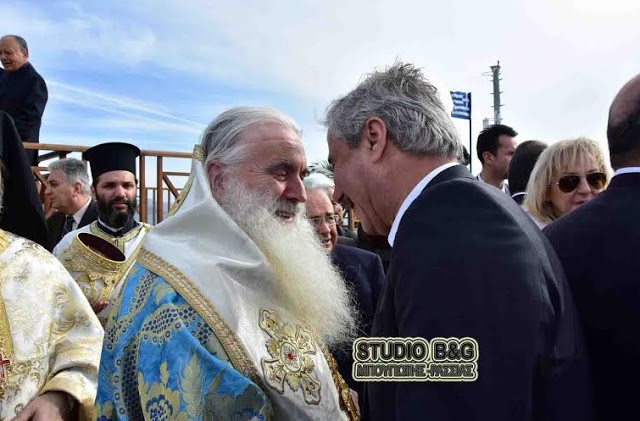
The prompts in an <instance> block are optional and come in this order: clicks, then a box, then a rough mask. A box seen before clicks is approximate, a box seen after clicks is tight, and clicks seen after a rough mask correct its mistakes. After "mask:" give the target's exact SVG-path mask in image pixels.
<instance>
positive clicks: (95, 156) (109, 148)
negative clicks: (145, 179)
mask: <svg viewBox="0 0 640 421" xmlns="http://www.w3.org/2000/svg"><path fill="white" fill-rule="evenodd" d="M138 156H140V149H139V148H138V147H137V146H134V145H131V144H129V143H122V142H112V143H103V144H101V145H97V146H94V147H93V148H89V149H87V150H86V151H85V152H84V154H83V155H82V159H85V160H87V161H89V163H90V164H91V175H92V176H93V181H94V182H95V181H96V180H97V179H98V177H100V175H102V174H104V173H106V172H109V171H116V170H125V171H129V172H131V173H133V174H134V175H135V174H136V157H138Z"/></svg>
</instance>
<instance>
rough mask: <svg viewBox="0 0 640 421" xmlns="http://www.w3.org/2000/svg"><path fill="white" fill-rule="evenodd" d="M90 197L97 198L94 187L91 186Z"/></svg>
mask: <svg viewBox="0 0 640 421" xmlns="http://www.w3.org/2000/svg"><path fill="white" fill-rule="evenodd" d="M91 196H93V197H97V196H96V187H95V186H94V185H93V184H92V185H91Z"/></svg>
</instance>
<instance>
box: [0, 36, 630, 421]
mask: <svg viewBox="0 0 640 421" xmlns="http://www.w3.org/2000/svg"><path fill="white" fill-rule="evenodd" d="M27 57H28V49H27V46H26V42H25V41H24V40H23V39H22V38H20V37H17V36H5V37H3V38H1V39H0V59H1V61H2V65H3V67H4V72H3V73H0V109H3V105H2V104H5V103H6V102H3V95H5V96H6V92H10V91H12V90H14V88H15V86H16V85H15V84H16V83H18V82H16V80H18V79H15V76H16V75H15V74H14V73H18V72H24V73H25V74H27V70H28V71H29V72H31V71H33V72H35V70H33V68H32V67H29V68H26V70H25V69H24V66H26V65H27V64H28V62H27V61H26V58H27ZM20 62H22V64H21V65H20ZM29 66H30V65H29ZM21 83H22V82H21ZM30 83H32V84H36V85H41V84H40V80H39V79H37V78H33V79H32V81H31V82H30ZM43 86H45V88H44V93H45V95H44V101H45V102H46V85H43ZM36 90H38V91H40V92H41V91H42V86H40V87H38V88H37V89H36ZM42 108H44V103H43V104H42ZM4 111H6V114H3V118H4V119H5V120H6V121H7V122H8V123H7V127H8V128H9V129H7V131H5V130H4V127H5V126H4V125H3V138H2V143H1V145H2V148H1V149H0V156H2V162H3V166H4V167H5V168H3V171H2V173H1V175H0V202H1V203H2V204H3V212H4V215H5V216H6V215H9V216H11V215H13V216H12V217H11V218H9V219H8V220H7V219H3V221H2V223H3V225H2V228H3V229H2V230H0V292H1V294H0V419H2V420H5V419H6V420H10V419H16V420H18V421H23V420H71V419H97V420H116V419H118V420H125V419H150V420H160V419H183V420H187V419H233V420H269V419H273V420H305V419H309V420H311V419H313V420H356V419H363V420H374V421H375V420H385V421H386V420H408V419H436V420H444V419H446V420H463V419H480V420H485V419H491V420H565V419H575V420H610V419H611V420H613V419H622V418H627V417H628V416H629V414H633V413H634V412H633V411H634V409H635V405H634V403H635V401H634V398H635V395H636V392H637V390H638V388H637V387H636V386H635V385H634V383H633V381H634V380H633V379H635V374H640V373H638V372H639V371H640V369H639V368H637V365H636V364H634V363H633V362H634V361H635V358H636V357H638V356H640V351H639V350H640V339H638V336H637V335H636V334H635V330H636V329H637V328H638V326H640V283H639V282H638V278H637V275H636V274H637V273H639V272H640V263H639V261H640V260H639V259H637V252H636V250H637V249H635V245H636V243H637V241H638V240H639V239H640V223H639V222H638V218H637V217H636V215H637V214H638V212H640V194H639V192H640V75H638V76H635V77H634V78H633V79H631V80H630V81H629V82H628V83H627V84H625V85H624V86H623V87H622V88H621V90H620V91H619V92H618V94H617V95H616V97H615V99H614V101H613V103H612V104H611V107H610V111H609V119H608V128H607V137H608V143H609V155H610V157H611V158H610V165H609V162H607V160H606V159H605V154H604V153H603V151H602V150H601V148H600V146H599V145H598V143H597V142H595V141H593V140H590V139H586V138H575V139H569V140H562V141H557V142H553V143H551V144H549V145H547V144H545V143H543V142H539V141H533V140H530V141H525V142H522V143H520V144H518V141H517V139H516V138H517V132H516V131H515V130H514V129H513V128H512V127H509V126H506V125H494V126H490V127H488V128H486V129H485V130H484V131H483V132H482V133H480V135H479V136H478V141H477V151H476V152H477V156H478V158H479V160H480V162H481V163H482V171H481V172H480V173H479V174H478V175H477V176H474V175H472V174H471V173H470V172H469V171H468V169H467V168H466V167H465V166H464V165H463V163H465V161H468V159H469V156H468V152H467V151H465V150H464V148H463V147H462V145H461V143H460V141H459V137H458V134H457V132H456V129H455V127H454V126H453V123H452V120H451V118H450V117H449V116H448V114H447V112H446V111H445V108H444V106H443V104H442V102H441V100H440V98H439V95H438V92H437V90H436V88H435V87H434V86H433V85H432V84H431V83H430V82H429V81H428V80H427V78H426V77H425V76H424V75H423V74H422V72H421V71H420V70H419V69H417V68H416V67H415V66H413V65H411V64H407V63H401V62H397V63H395V64H393V65H391V66H390V67H388V68H386V69H384V70H378V71H374V72H373V73H371V74H369V75H367V77H366V78H364V79H363V80H362V81H361V82H360V83H359V85H358V86H357V87H356V88H355V89H353V90H352V91H350V92H348V93H347V94H346V95H344V96H341V97H339V98H337V99H336V100H334V101H333V102H332V103H331V104H330V105H329V106H328V108H327V111H326V118H325V120H324V123H325V125H326V129H327V144H328V149H329V157H328V159H329V163H330V164H331V167H332V174H331V175H332V176H328V175H326V174H322V173H320V172H313V173H310V174H309V171H308V168H307V159H306V156H305V151H304V147H303V144H302V140H301V136H302V132H301V129H300V127H299V126H298V124H297V123H296V122H295V121H294V120H293V119H292V118H291V117H289V116H288V115H286V114H284V113H283V112H281V111H279V110H276V109H273V108H261V107H236V108H231V109H229V110H227V111H225V112H223V113H222V114H220V115H218V116H216V117H215V118H214V119H213V120H212V121H211V123H210V124H209V125H208V127H207V128H206V129H205V131H204V134H203V136H202V138H201V141H200V142H199V144H197V145H196V146H195V147H194V151H193V159H192V163H191V171H190V175H189V179H188V181H187V182H186V184H185V186H184V188H183V189H182V191H181V194H180V197H179V198H178V200H177V201H176V203H175V204H174V205H173V207H172V208H171V209H170V211H169V215H168V216H167V218H166V219H165V220H164V221H162V222H161V223H159V224H158V225H156V226H154V227H150V226H149V225H147V224H145V223H142V222H139V221H137V220H136V219H135V214H136V208H137V201H136V197H137V189H138V183H137V176H136V159H137V157H138V156H139V154H140V150H139V149H138V148H137V147H136V146H135V145H131V144H127V143H105V144H100V145H97V146H94V147H92V148H90V149H89V150H87V151H86V152H84V154H83V160H84V161H88V162H89V164H90V169H91V173H89V172H88V170H87V167H86V165H85V163H84V162H83V160H77V159H73V158H68V159H60V160H57V161H54V162H52V163H51V164H50V165H49V176H48V180H47V186H46V191H45V194H46V196H47V197H48V198H49V199H50V200H51V204H52V206H53V207H54V208H55V209H56V211H55V213H53V214H52V215H50V216H49V217H48V218H47V220H46V235H45V237H43V236H42V235H41V234H40V232H39V231H33V230H32V231H28V230H26V229H25V227H26V226H29V227H34V226H38V224H37V222H38V221H40V222H42V223H43V224H44V216H43V212H42V208H41V205H40V204H39V202H38V204H37V205H35V204H34V200H37V195H36V196H35V199H33V195H34V194H35V191H36V188H35V182H34V180H33V177H32V176H31V175H30V173H29V174H28V175H25V174H26V173H25V171H27V170H28V169H29V163H30V162H31V161H30V159H29V157H28V156H27V154H26V152H25V150H24V148H23V147H22V142H23V141H34V139H36V138H34V137H33V136H34V135H33V134H24V133H26V132H22V131H20V130H16V129H15V128H16V127H17V126H19V125H20V124H22V125H24V121H26V120H24V118H23V117H20V116H18V115H17V114H15V113H16V111H15V110H14V109H8V108H7V109H5V110H4ZM40 115H41V112H40ZM14 121H15V124H14ZM37 126H38V128H39V123H38V124H37ZM30 127H31V129H30V130H31V131H30V132H29V133H34V130H36V129H35V126H34V125H33V124H31V125H30ZM610 166H611V167H612V169H613V170H614V171H612V170H611V169H610ZM2 186H5V187H6V190H5V192H4V193H6V194H3V189H2ZM20 194H22V195H23V197H20ZM38 207H39V208H38ZM345 208H351V209H353V211H354V212H355V214H356V215H357V218H358V220H359V226H358V229H357V232H351V231H350V230H349V229H348V228H347V227H345V226H343V225H342V223H341V221H342V217H343V215H342V214H343V212H344V209H345ZM15 215H18V218H17V219H16V217H15ZM25 221H26V222H25ZM12 224H13V225H12ZM37 243H40V244H37ZM46 249H49V250H53V253H50V252H49V251H47V250H46ZM366 336H370V337H376V338H415V337H419V338H424V339H426V340H431V339H432V338H472V339H473V340H474V341H475V343H476V344H477V346H478V350H477V366H478V376H477V378H475V379H474V381H472V382H462V381H447V382H437V381H402V380H401V379H397V381H370V382H359V381H357V380H356V379H355V378H354V377H356V376H355V374H354V373H353V371H352V367H353V363H354V358H355V355H354V353H353V352H352V344H353V342H354V340H355V339H356V338H358V337H366ZM617 365H620V367H617ZM629 379H632V380H629Z"/></svg>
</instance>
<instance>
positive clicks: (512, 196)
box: [511, 191, 527, 198]
mask: <svg viewBox="0 0 640 421" xmlns="http://www.w3.org/2000/svg"><path fill="white" fill-rule="evenodd" d="M524 194H527V192H525V191H521V192H520V193H514V194H512V195H511V198H514V197H516V196H522V195H524Z"/></svg>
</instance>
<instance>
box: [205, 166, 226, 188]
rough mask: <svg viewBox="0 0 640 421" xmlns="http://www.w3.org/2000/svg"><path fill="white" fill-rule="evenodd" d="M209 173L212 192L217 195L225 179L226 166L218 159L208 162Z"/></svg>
mask: <svg viewBox="0 0 640 421" xmlns="http://www.w3.org/2000/svg"><path fill="white" fill-rule="evenodd" d="M207 175H208V176H209V186H210V187H211V192H212V193H213V194H214V195H215V194H216V193H217V192H220V191H221V189H222V182H223V181H224V167H223V166H222V165H221V164H220V163H219V162H217V161H211V162H209V163H208V164H207Z"/></svg>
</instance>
